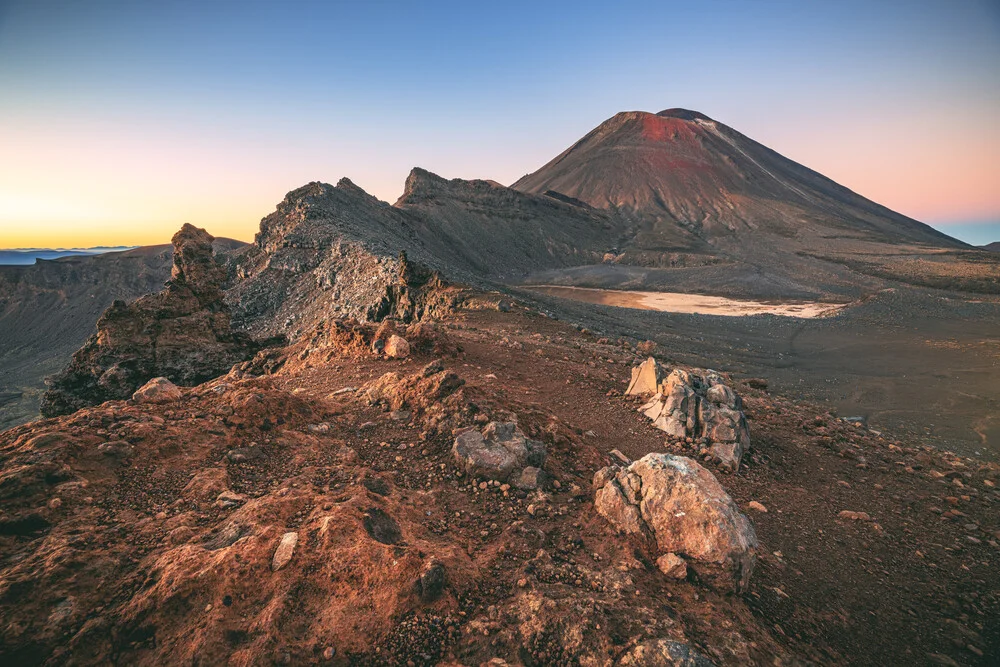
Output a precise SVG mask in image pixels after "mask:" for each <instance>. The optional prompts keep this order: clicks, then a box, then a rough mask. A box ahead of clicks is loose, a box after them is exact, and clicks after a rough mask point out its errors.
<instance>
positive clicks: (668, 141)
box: [513, 109, 968, 251]
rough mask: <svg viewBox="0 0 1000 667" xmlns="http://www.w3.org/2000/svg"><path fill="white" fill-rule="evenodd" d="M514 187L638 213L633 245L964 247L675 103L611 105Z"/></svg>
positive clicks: (641, 247)
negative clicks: (613, 111)
mask: <svg viewBox="0 0 1000 667" xmlns="http://www.w3.org/2000/svg"><path fill="white" fill-rule="evenodd" d="M513 187H514V188H516V189H518V190H523V191H525V192H534V193H545V192H548V191H555V192H559V193H562V194H564V195H568V196H570V197H574V198H577V199H580V200H583V201H585V202H587V203H589V204H591V205H593V206H597V207H601V208H620V209H624V210H627V211H630V212H632V213H635V214H637V215H641V216H642V217H644V218H646V219H647V220H648V221H649V223H650V224H648V225H647V226H644V227H643V228H642V229H641V230H640V231H639V232H638V233H637V234H636V236H635V238H634V239H633V241H632V245H633V246H634V248H635V249H636V250H651V251H657V250H658V251H668V250H676V249H681V248H685V247H692V248H697V247H701V244H700V242H701V241H702V240H704V241H708V242H710V243H712V244H719V245H721V246H722V247H727V248H736V247H738V244H741V243H743V242H744V241H745V240H747V239H755V240H756V239H759V238H760V237H767V238H774V237H776V238H780V239H788V240H793V239H796V238H799V239H800V240H808V237H809V236H813V235H815V236H822V237H825V238H831V237H832V238H836V237H845V238H851V239H857V240H867V241H876V242H888V243H900V242H909V243H924V244H930V245H934V246H942V247H951V248H963V247H968V246H966V245H965V244H963V243H961V242H960V241H957V240H955V239H952V238H951V237H948V236H946V235H944V234H942V233H940V232H938V231H936V230H934V229H932V228H931V227H928V226H927V225H924V224H922V223H919V222H917V221H915V220H911V219H909V218H907V217H905V216H902V215H899V214H898V213H894V212H893V211H890V210H889V209H887V208H885V207H884V206H880V205H878V204H876V203H874V202H872V201H869V200H867V199H865V198H864V197H861V196H860V195H857V194H855V193H854V192H852V191H850V190H848V189H847V188H845V187H843V186H841V185H838V184H837V183H834V182H833V181H831V180H830V179H828V178H826V177H824V176H822V175H820V174H818V173H816V172H814V171H812V170H810V169H807V168H806V167H803V166H802V165H800V164H797V163H796V162H793V161H792V160H789V159H787V158H785V157H783V156H781V155H779V154H778V153H776V152H774V151H772V150H771V149H769V148H767V147H766V146H763V145H761V144H759V143H757V142H756V141H753V140H752V139H750V138H748V137H746V136H744V135H742V134H740V133H739V132H737V131H736V130H733V129H732V128H730V127H727V126H726V125H723V124H722V123H719V122H716V121H714V120H712V119H710V118H708V117H707V116H704V115H702V114H700V113H697V112H693V111H687V110H684V109H668V110H666V111H661V112H660V113H658V114H651V113H645V112H640V111H631V112H623V113H619V114H617V115H615V116H614V117H612V118H610V119H609V120H607V121H605V122H604V123H602V124H601V125H600V126H598V127H597V128H596V129H594V130H593V131H592V132H590V133H589V134H587V136H585V137H584V138H583V139H581V140H580V141H578V142H577V143H575V144H574V145H573V146H571V147H570V148H569V149H567V150H566V151H565V152H564V153H562V154H561V155H559V156H558V157H556V158H555V159H554V160H552V161H551V162H549V163H548V164H546V165H545V166H543V167H542V168H541V169H539V170H538V171H536V172H535V173H533V174H529V175H527V176H524V177H523V178H521V179H520V180H519V181H517V182H516V183H515V184H514V185H513ZM727 240H728V242H727ZM786 243H787V241H786Z"/></svg>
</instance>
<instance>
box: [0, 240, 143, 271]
mask: <svg viewBox="0 0 1000 667" xmlns="http://www.w3.org/2000/svg"><path fill="white" fill-rule="evenodd" d="M134 247H136V246H124V245H123V246H97V247H94V248H12V249H9V250H0V266H26V265H31V264H34V263H35V260H36V259H59V258H61V257H79V256H81V255H83V256H87V255H101V254H104V253H106V252H122V251H123V250H129V249H131V248H134Z"/></svg>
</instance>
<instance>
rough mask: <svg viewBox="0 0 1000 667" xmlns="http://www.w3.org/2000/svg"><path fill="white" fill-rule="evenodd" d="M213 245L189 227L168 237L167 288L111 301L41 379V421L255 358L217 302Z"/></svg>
mask: <svg viewBox="0 0 1000 667" xmlns="http://www.w3.org/2000/svg"><path fill="white" fill-rule="evenodd" d="M213 240H214V238H213V237H212V235H210V234H209V233H208V232H206V231H205V230H204V229H198V228H197V227H194V226H192V225H189V224H185V225H184V227H182V228H181V230H180V231H179V232H177V233H176V234H175V235H174V237H173V239H172V241H173V244H174V259H173V262H174V264H173V269H172V271H171V278H170V281H169V282H167V285H166V289H165V290H163V291H162V292H160V293H158V294H151V295H148V296H144V297H142V298H140V299H138V300H136V301H134V302H132V303H131V304H125V303H124V302H122V301H115V302H114V303H113V304H112V305H111V307H110V308H108V309H107V310H106V311H105V312H104V314H103V315H101V318H100V320H98V322H97V333H96V334H94V335H93V336H91V337H90V339H89V340H88V341H87V342H86V343H85V344H84V346H83V347H82V348H80V349H79V350H78V351H77V352H76V353H75V354H74V355H73V359H72V361H71V362H70V365H69V366H68V367H67V368H66V370H64V371H62V372H61V373H59V374H57V375H55V376H53V377H51V378H49V380H48V381H47V382H48V385H49V389H48V391H46V393H45V395H44V397H43V398H42V404H41V412H42V414H43V415H44V416H46V417H52V416H56V415H61V414H68V413H70V412H74V411H76V410H78V409H80V408H82V407H86V406H90V405H96V404H98V403H103V402H104V401H108V400H122V399H126V398H129V397H130V396H131V395H132V394H133V392H135V391H136V390H137V389H138V388H139V387H140V386H142V385H143V384H144V383H145V382H146V381H148V380H149V379H150V378H154V377H165V378H167V379H169V380H170V381H171V382H174V383H176V384H179V385H194V384H198V383H201V382H204V381H206V380H209V379H212V378H214V377H217V376H219V375H222V374H223V373H225V372H227V371H228V370H229V369H230V367H232V365H233V364H235V363H237V362H240V361H243V360H245V359H248V358H249V357H251V356H253V354H254V352H255V351H256V349H257V346H256V345H255V344H254V342H253V341H252V340H250V338H248V337H247V336H245V335H243V334H239V333H236V332H234V331H233V330H232V329H231V327H230V321H229V311H228V310H227V308H226V306H225V304H224V303H223V301H222V287H223V284H224V281H225V277H226V273H225V270H224V269H223V268H222V267H221V266H220V265H219V264H217V263H216V261H215V257H214V256H213V254H212V241H213Z"/></svg>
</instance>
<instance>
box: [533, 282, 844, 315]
mask: <svg viewBox="0 0 1000 667" xmlns="http://www.w3.org/2000/svg"><path fill="white" fill-rule="evenodd" d="M530 289H532V290H535V291H538V292H542V293H544V294H548V295H550V296H557V297H561V298H563V299H573V300H575V301H584V302H586V303H598V304H601V305H604V306H619V307H622V308H639V309H641V310H656V311H659V312H662V313H686V314H689V315H724V316H728V317H740V316H744V315H762V314H770V315H783V316H786V317H802V318H815V317H829V316H830V315H834V314H836V313H837V312H838V311H840V310H841V309H842V308H844V307H845V306H846V304H835V303H820V302H816V301H812V302H810V301H782V302H778V301H747V300H739V299H727V298H726V297H721V296H708V295H705V294H685V293H682V292H635V291H626V290H605V289H593V288H588V287H562V286H558V285H537V286H532V287H530Z"/></svg>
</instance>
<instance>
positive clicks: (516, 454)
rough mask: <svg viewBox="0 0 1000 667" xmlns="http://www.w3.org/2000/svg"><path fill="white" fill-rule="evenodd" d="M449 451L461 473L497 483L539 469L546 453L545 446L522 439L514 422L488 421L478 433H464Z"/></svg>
mask: <svg viewBox="0 0 1000 667" xmlns="http://www.w3.org/2000/svg"><path fill="white" fill-rule="evenodd" d="M451 451H452V454H453V455H454V456H455V461H456V463H457V464H458V467H459V469H460V470H462V472H464V473H466V474H467V475H470V476H472V477H479V478H483V479H492V480H497V481H501V482H504V481H507V479H508V478H510V477H511V475H512V473H514V472H518V473H520V472H521V471H523V470H524V469H525V468H528V467H532V468H539V469H540V468H541V467H542V465H543V464H544V463H545V454H546V452H545V444H544V443H541V442H538V441H537V440H530V439H528V438H527V437H525V435H524V433H522V432H521V429H519V428H518V427H517V424H516V423H514V422H490V423H489V424H488V425H487V426H486V428H485V429H483V431H482V432H481V433H480V432H479V431H476V430H470V431H466V432H465V433H462V434H460V435H459V436H458V437H457V438H455V444H454V445H453V446H452V450H451ZM518 479H520V477H519V478H518Z"/></svg>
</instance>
